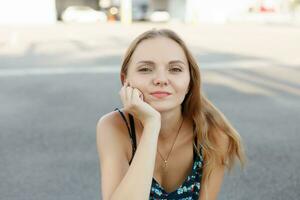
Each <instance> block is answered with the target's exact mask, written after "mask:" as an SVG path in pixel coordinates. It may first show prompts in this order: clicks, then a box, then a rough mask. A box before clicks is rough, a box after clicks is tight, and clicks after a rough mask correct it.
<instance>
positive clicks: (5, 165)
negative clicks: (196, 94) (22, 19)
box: [0, 23, 300, 200]
mask: <svg viewBox="0 0 300 200" xmlns="http://www.w3.org/2000/svg"><path fill="white" fill-rule="evenodd" d="M154 27H156V28H170V29H172V30H174V31H176V32H177V33H178V34H179V35H180V36H181V37H182V38H183V39H184V40H185V41H186V43H187V45H188V47H189V48H190V49H191V51H192V53H193V55H194V56H195V57H196V59H197V61H198V63H199V66H200V70H201V77H202V80H203V85H202V87H203V91H204V93H205V94H206V95H207V96H208V98H209V99H210V100H211V101H212V102H213V103H214V104H215V105H216V106H217V107H218V108H219V109H220V110H221V111H222V112H223V113H224V114H225V116H226V117H227V118H228V119H229V120H230V121H231V123H232V124H233V126H234V127H235V128H236V129H237V130H238V132H239V133H240V135H241V137H242V138H243V142H244V144H245V149H246V154H247V157H248V164H247V165H246V168H245V170H243V171H242V170H241V169H240V168H239V166H238V165H237V166H236V167H235V168H234V170H233V172H232V173H231V174H226V175H225V178H224V182H223V185H222V189H221V192H220V194H219V198H218V199H219V200H240V199H241V200H248V199H249V200H250V199H251V200H252V199H257V200H258V199H259V200H297V199H299V196H300V190H299V188H300V173H299V171H298V169H299V168H300V154H299V152H300V145H299V143H300V135H299V132H300V125H299V123H300V56H299V52H300V45H299V44H300V28H299V27H297V26H283V25H256V24H243V23H239V24H238V23H235V24H226V25H224V24H223V25H209V24H206V25H198V26H193V25H182V24H151V23H135V24H132V25H121V24H119V23H108V24H81V25H79V24H68V25H65V24H56V25H48V26H46V25H45V26H23V27H21V26H18V27H17V26H14V27H13V26H2V27H0V127H1V131H0V180H1V181H0V199H1V200H2V199H3V200H41V199H43V200H52V199H55V200H60V199H61V200H69V199H70V200H71V199H72V200H77V199H78V200H79V199H80V200H82V199H89V200H91V199H95V200H96V199H101V191H100V187H101V186H100V177H101V175H100V172H99V161H98V155H97V150H96V140H95V138H96V132H95V128H96V123H97V121H98V119H99V118H100V117H101V116H102V115H103V114H105V113H108V112H111V111H113V109H114V108H116V107H119V108H120V107H121V101H120V99H119V95H118V91H119V89H120V87H121V83H120V80H119V70H120V63H121V60H122V56H123V54H124V53H125V50H126V48H127V46H128V45H129V43H130V42H131V41H132V40H133V39H134V37H135V36H137V35H138V34H140V33H142V32H143V31H146V30H148V29H151V28H154ZM112 173H113V172H112Z"/></svg>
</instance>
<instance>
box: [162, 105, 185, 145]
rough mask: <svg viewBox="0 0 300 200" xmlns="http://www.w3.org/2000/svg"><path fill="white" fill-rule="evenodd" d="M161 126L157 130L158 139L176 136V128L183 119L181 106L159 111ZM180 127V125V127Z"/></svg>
mask: <svg viewBox="0 0 300 200" xmlns="http://www.w3.org/2000/svg"><path fill="white" fill-rule="evenodd" d="M160 114H161V128H160V132H159V140H163V141H165V140H169V139H170V138H173V137H176V135H177V133H178V129H179V127H180V125H181V122H182V120H183V115H182V113H181V107H180V106H179V107H178V108H176V109H173V110H170V111H166V112H161V113H160ZM181 129H182V127H181Z"/></svg>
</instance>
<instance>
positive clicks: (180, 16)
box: [0, 0, 299, 24]
mask: <svg viewBox="0 0 300 200" xmlns="http://www.w3.org/2000/svg"><path fill="white" fill-rule="evenodd" d="M292 2H299V0H242V1H241V0H227V1H223V0H209V1H207V0H26V1H21V0H0V24H14V23H43V24H44V23H56V21H57V20H60V19H61V15H62V13H63V11H64V10H65V9H66V8H68V7H70V6H87V7H90V8H92V9H94V10H102V11H103V12H105V13H106V14H107V15H108V18H107V19H108V20H119V19H120V17H122V18H127V19H126V20H127V21H131V20H132V19H133V20H145V19H148V20H149V19H150V20H154V21H159V20H160V18H161V20H162V21H163V20H165V21H166V20H167V21H180V22H186V23H199V22H224V21H226V20H227V19H228V18H230V17H232V16H237V15H239V14H241V13H246V12H253V11H258V12H259V11H273V12H282V11H283V10H284V11H285V12H288V11H289V9H290V8H289V5H290V4H291V3H292ZM122 5H123V6H122ZM122 8H123V9H122ZM149 16H150V17H149ZM151 17H152V18H151Z"/></svg>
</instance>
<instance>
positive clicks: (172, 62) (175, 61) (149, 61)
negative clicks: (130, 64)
mask: <svg viewBox="0 0 300 200" xmlns="http://www.w3.org/2000/svg"><path fill="white" fill-rule="evenodd" d="M140 63H145V64H155V63H154V62H153V61H151V60H141V61H139V62H137V63H136V64H140ZM174 63H181V64H184V65H185V63H184V62H183V61H181V60H171V61H170V62H169V64H174Z"/></svg>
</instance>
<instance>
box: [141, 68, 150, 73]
mask: <svg viewBox="0 0 300 200" xmlns="http://www.w3.org/2000/svg"><path fill="white" fill-rule="evenodd" d="M139 71H141V72H148V71H151V69H149V68H142V69H140V70H139Z"/></svg>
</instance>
